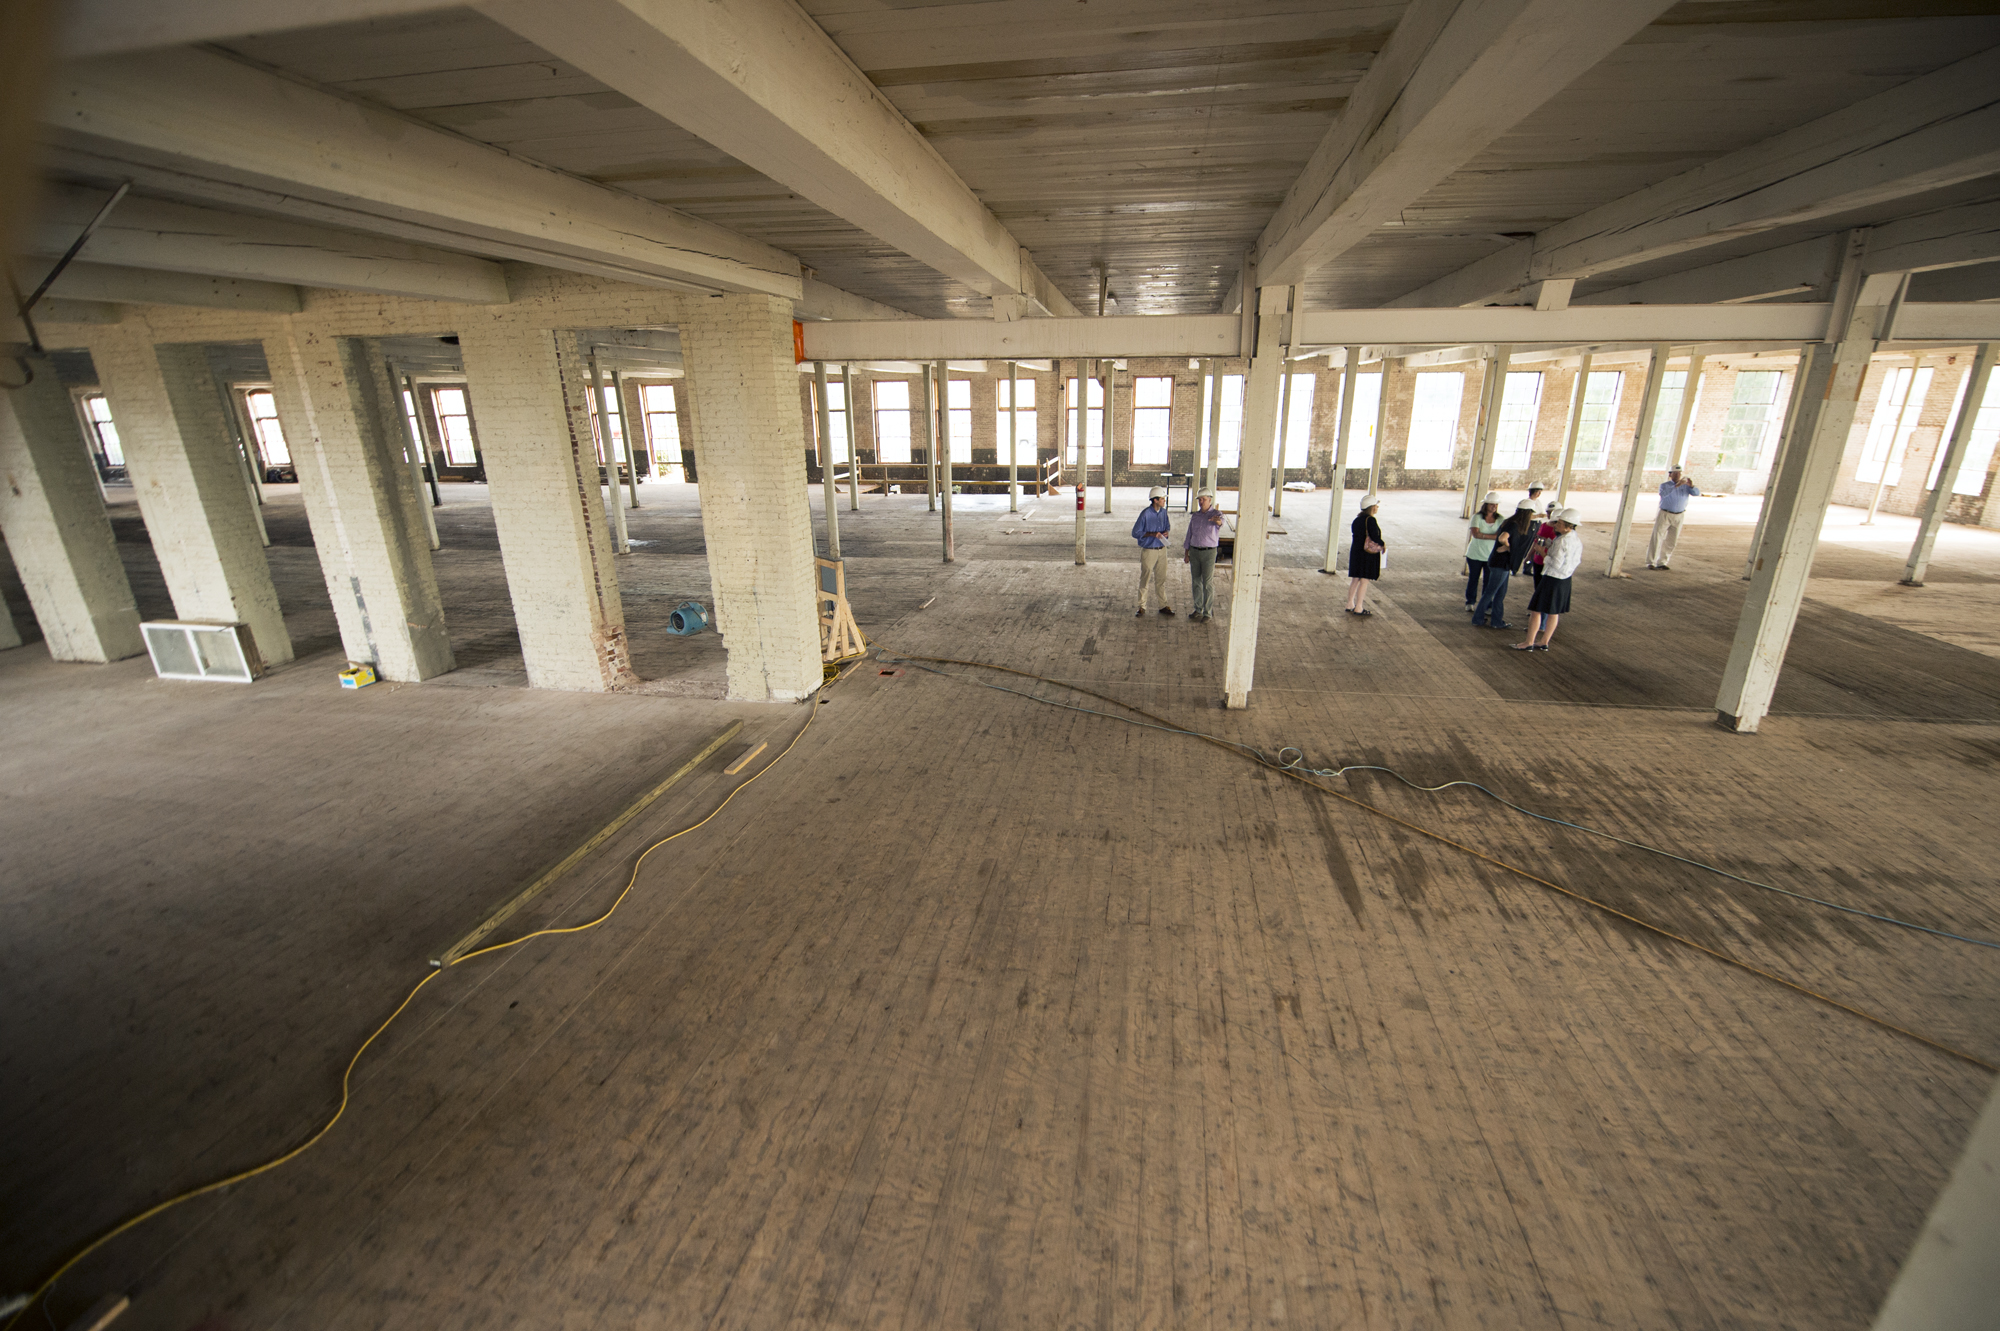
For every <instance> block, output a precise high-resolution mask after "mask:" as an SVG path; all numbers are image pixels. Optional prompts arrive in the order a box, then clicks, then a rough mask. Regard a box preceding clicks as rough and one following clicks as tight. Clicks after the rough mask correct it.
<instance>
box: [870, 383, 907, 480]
mask: <svg viewBox="0 0 2000 1331" xmlns="http://www.w3.org/2000/svg"><path fill="white" fill-rule="evenodd" d="M875 456H876V457H877V458H878V459H880V460H881V461H883V462H908V461H909V460H910V381H909V380H908V379H877V380H876V381H875Z"/></svg>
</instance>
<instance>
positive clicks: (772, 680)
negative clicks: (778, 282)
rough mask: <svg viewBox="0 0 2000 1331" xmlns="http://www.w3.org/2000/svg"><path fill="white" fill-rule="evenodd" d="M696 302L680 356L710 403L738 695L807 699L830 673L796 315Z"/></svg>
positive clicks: (708, 524)
mask: <svg viewBox="0 0 2000 1331" xmlns="http://www.w3.org/2000/svg"><path fill="white" fill-rule="evenodd" d="M690 304H691V306H692V308H691V309H690V310H689V311H688V315H687V317H685V318H684V319H683V320H682V322H681V355H682V358H683V360H684V362H685V364H686V369H687V376H688V378H689V379H690V380H691V381H692V382H693V383H694V385H695V388H696V390H697V392H698V393H699V395H700V397H701V402H702V414H701V429H700V432H699V433H698V434H697V435H696V437H695V454H696V457H697V459H698V460H699V463H700V466H701V486H700V494H701V525H702V534H703V536H704V538H705V539H706V540H707V543H708V563H709V580H710V584H711V585H712V586H713V587H714V589H715V614H716V627H717V628H718V629H719V630H720V631H721V633H722V635H723V640H724V642H725V643H727V645H728V647H729V661H728V670H729V696H730V697H732V698H742V699H750V700H763V699H767V698H768V699H772V700H789V699H796V698H803V697H806V696H807V695H809V694H810V693H812V691H813V690H815V689H817V688H818V687H819V684H820V678H821V675H820V669H821V667H820V659H819V619H818V616H817V614H816V613H815V608H814V607H815V603H814V599H813V595H814V576H815V574H814V566H813V532H812V514H811V509H810V507H809V505H808V503H807V498H806V494H807V491H806V469H805V467H804V465H803V463H802V459H803V458H804V457H805V453H806V441H807V434H806V430H805V421H804V417H803V415H802V414H801V412H800V409H799V380H800V378H801V376H800V374H799V373H798V370H797V367H796V366H795V365H794V363H793V359H792V354H793V353H792V315H791V306H790V305H789V304H788V303H787V302H785V301H783V300H781V299H778V298H777V297H773V296H755V295H730V296H717V297H711V298H708V299H705V300H701V301H695V302H690ZM855 395H856V397H857V398H859V397H860V396H861V394H860V391H859V386H858V385H857V391H856V394H855Z"/></svg>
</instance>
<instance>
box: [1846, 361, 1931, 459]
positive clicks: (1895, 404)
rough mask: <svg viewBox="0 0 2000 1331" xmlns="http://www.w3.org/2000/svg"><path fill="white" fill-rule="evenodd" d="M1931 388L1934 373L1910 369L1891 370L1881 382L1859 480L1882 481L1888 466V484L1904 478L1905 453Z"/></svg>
mask: <svg viewBox="0 0 2000 1331" xmlns="http://www.w3.org/2000/svg"><path fill="white" fill-rule="evenodd" d="M1930 389H1931V372H1930V371H1929V370H1913V369H1908V368H1903V369H1895V370H1891V371H1889V373H1888V376H1887V377H1886V378H1884V379H1883V380H1882V396H1881V397H1879V398H1877V399H1876V401H1875V419H1874V420H1873V421H1871V422H1870V423H1869V425H1868V442H1867V443H1866V444H1865V445H1863V446H1862V449H1861V461H1860V463H1859V464H1858V465H1857V466H1856V467H1855V468H1854V479H1855V480H1857V481H1879V480H1881V479H1882V478H1883V474H1884V466H1885V464H1886V468H1887V475H1888V483H1889V484H1890V485H1896V484H1899V483H1900V482H1901V481H1902V479H1903V450H1904V449H1905V448H1906V447H1908V446H1909V442H1910V436H1911V435H1912V434H1914V433H1916V429H1917V416H1918V415H1919V414H1920V413H1921V412H1922V411H1923V409H1924V395H1925V394H1926V393H1928V392H1930Z"/></svg>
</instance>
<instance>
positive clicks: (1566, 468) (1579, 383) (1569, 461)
mask: <svg viewBox="0 0 2000 1331" xmlns="http://www.w3.org/2000/svg"><path fill="white" fill-rule="evenodd" d="M1589 392H1590V353H1589V352H1588V351H1586V352H1584V353H1583V363H1582V364H1581V365H1579V366H1577V370H1576V391H1575V392H1573V393H1571V394H1570V396H1569V430H1568V432H1567V434H1566V435H1565V437H1564V439H1563V456H1562V474H1561V475H1560V476H1559V477H1558V478H1557V480H1556V507H1558V508H1561V507H1563V506H1564V505H1565V504H1567V503H1568V502H1569V477H1570V472H1571V471H1572V470H1574V469H1575V467H1576V441H1577V437H1578V435H1579V433H1580V432H1581V431H1582V429H1583V402H1584V398H1585V396H1586V395H1587V394H1588V393H1589Z"/></svg>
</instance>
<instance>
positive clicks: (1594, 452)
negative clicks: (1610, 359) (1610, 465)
mask: <svg viewBox="0 0 2000 1331" xmlns="http://www.w3.org/2000/svg"><path fill="white" fill-rule="evenodd" d="M1624 387H1625V375H1624V373H1623V372H1622V371H1619V370H1605V371H1602V372H1600V373H1595V374H1592V375H1591V376H1590V379H1589V380H1588V382H1586V383H1585V384H1584V386H1583V406H1582V407H1581V408H1580V409H1578V411H1577V414H1576V415H1577V420H1576V455H1575V460H1574V462H1572V463H1571V466H1572V467H1573V468H1574V469H1575V470H1577V471H1602V470H1604V467H1605V464H1606V463H1607V462H1609V461H1610V459H1611V423H1612V422H1613V421H1615V420H1617V419H1618V397H1619V394H1620V392H1621V391H1622V390H1623V389H1624Z"/></svg>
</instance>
